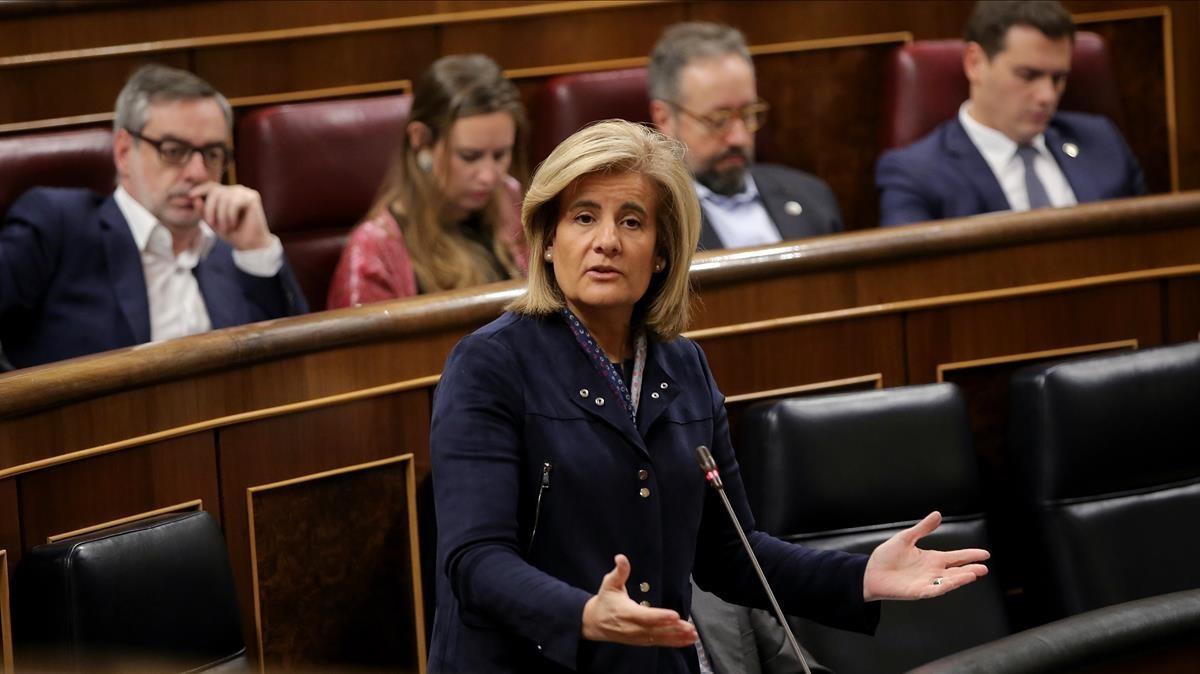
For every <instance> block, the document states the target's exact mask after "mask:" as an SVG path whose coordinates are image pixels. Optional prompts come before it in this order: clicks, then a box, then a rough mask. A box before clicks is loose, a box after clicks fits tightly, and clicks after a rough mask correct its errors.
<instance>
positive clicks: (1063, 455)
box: [1008, 343, 1200, 617]
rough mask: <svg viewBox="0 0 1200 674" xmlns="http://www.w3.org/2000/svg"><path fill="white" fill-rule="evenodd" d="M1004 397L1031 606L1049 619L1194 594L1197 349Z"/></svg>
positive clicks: (1039, 378) (1084, 363)
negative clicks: (1030, 553) (1027, 532)
mask: <svg viewBox="0 0 1200 674" xmlns="http://www.w3.org/2000/svg"><path fill="white" fill-rule="evenodd" d="M1011 393H1012V395H1011V401H1012V403H1011V404H1012V406H1013V407H1012V412H1011V415H1010V419H1011V421H1010V431H1009V440H1008V442H1009V450H1010V451H1011V452H1013V454H1014V457H1013V459H1014V463H1015V464H1016V465H1017V466H1018V467H1019V471H1018V476H1017V483H1018V485H1019V488H1020V490H1021V496H1022V498H1023V499H1024V505H1025V513H1026V515H1027V516H1028V517H1029V518H1030V519H1029V520H1028V523H1029V526H1030V528H1031V529H1032V530H1033V531H1034V532H1036V533H1037V535H1036V541H1037V542H1036V544H1035V545H1034V547H1033V549H1034V550H1037V551H1039V552H1040V553H1041V555H1040V556H1038V557H1034V558H1032V560H1031V563H1030V565H1029V567H1028V569H1027V571H1026V576H1027V579H1028V580H1027V583H1028V588H1027V593H1028V594H1029V595H1030V599H1031V601H1034V602H1035V604H1038V605H1041V606H1044V607H1046V608H1047V609H1048V613H1049V615H1051V616H1052V617H1053V616H1055V615H1070V614H1075V613H1080V612H1083V611H1089V610H1092V609H1095V608H1099V607H1101V606H1108V605H1110V604H1116V603H1120V602H1125V601H1129V600H1133V599H1140V598H1142V597H1149V596H1151V595H1156V594H1163V593H1166V592H1173V591H1177V590H1184V589H1190V588H1200V535H1197V533H1196V532H1197V524H1196V523H1197V522H1198V521H1200V344H1197V343H1189V344H1181V345H1178V346H1168V347H1162V348H1155V349H1147V350H1144V351H1138V352H1133V353H1123V354H1119V355H1110V356H1102V357H1098V358H1088V359H1085V360H1078V361H1070V362H1064V363H1058V364H1052V365H1047V366H1042V367H1035V368H1029V369H1025V370H1021V371H1019V372H1017V373H1016V374H1015V375H1014V377H1013V383H1012V391H1011Z"/></svg>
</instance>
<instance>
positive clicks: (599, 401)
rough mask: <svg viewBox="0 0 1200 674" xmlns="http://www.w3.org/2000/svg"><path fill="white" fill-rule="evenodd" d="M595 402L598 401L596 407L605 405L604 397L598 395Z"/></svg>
mask: <svg viewBox="0 0 1200 674" xmlns="http://www.w3.org/2000/svg"><path fill="white" fill-rule="evenodd" d="M595 403H596V407H604V398H601V397H599V396H597V397H596V400H595Z"/></svg>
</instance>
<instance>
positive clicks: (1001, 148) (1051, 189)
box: [958, 101, 1078, 211]
mask: <svg viewBox="0 0 1200 674" xmlns="http://www.w3.org/2000/svg"><path fill="white" fill-rule="evenodd" d="M970 106H971V101H967V102H965V103H963V104H962V106H961V107H960V108H959V109H958V121H959V122H960V123H961V124H962V126H963V129H964V130H965V131H966V132H967V137H969V138H970V139H971V142H972V143H974V144H975V147H976V148H977V149H978V150H979V154H981V155H983V159H984V161H986V162H987V165H988V166H989V167H990V168H991V169H992V174H993V175H995V176H996V181H997V182H999V183H1000V189H1002V190H1004V197H1005V198H1006V199H1008V207H1009V208H1011V209H1012V210H1014V211H1027V210H1029V194H1028V192H1027V191H1026V190H1025V165H1024V163H1023V162H1022V161H1021V158H1020V157H1019V156H1018V155H1017V143H1016V141H1014V140H1013V139H1011V138H1009V137H1008V136H1006V135H1004V133H1003V132H1002V131H997V130H996V129H993V128H992V127H990V126H986V125H984V124H982V123H981V122H979V121H977V120H976V119H975V118H974V117H972V116H971V114H970V113H969V112H967V110H968V109H969V108H970ZM1030 145H1032V146H1033V148H1034V149H1035V150H1037V157H1035V158H1034V160H1033V171H1034V173H1036V174H1037V177H1038V179H1039V180H1041V181H1042V186H1043V187H1045V188H1046V196H1047V197H1049V198H1050V203H1051V204H1052V205H1054V206H1074V205H1075V204H1076V203H1078V202H1077V201H1076V200H1075V191H1074V190H1072V189H1071V184H1070V183H1068V182H1067V177H1066V176H1065V175H1063V172H1062V168H1060V167H1059V165H1058V162H1056V161H1055V160H1054V155H1052V154H1050V150H1049V149H1048V148H1047V147H1046V136H1045V134H1041V133H1039V134H1038V135H1037V136H1035V137H1034V139H1033V140H1032V141H1030Z"/></svg>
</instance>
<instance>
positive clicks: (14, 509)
mask: <svg viewBox="0 0 1200 674" xmlns="http://www.w3.org/2000/svg"><path fill="white" fill-rule="evenodd" d="M0 550H9V551H10V552H9V553H8V554H9V557H8V562H9V563H10V564H13V565H15V564H16V563H17V561H18V560H19V559H20V558H21V506H20V502H19V501H18V500H17V480H16V478H9V479H7V480H0Z"/></svg>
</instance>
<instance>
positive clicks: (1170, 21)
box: [0, 0, 1200, 227]
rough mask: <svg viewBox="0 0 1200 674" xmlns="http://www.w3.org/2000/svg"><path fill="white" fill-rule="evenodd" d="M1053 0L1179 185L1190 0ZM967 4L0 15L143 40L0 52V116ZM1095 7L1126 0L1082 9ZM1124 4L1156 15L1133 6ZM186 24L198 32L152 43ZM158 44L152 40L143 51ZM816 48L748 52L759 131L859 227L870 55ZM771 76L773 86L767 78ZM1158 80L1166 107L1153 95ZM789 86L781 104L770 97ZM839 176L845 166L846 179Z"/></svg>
mask: <svg viewBox="0 0 1200 674" xmlns="http://www.w3.org/2000/svg"><path fill="white" fill-rule="evenodd" d="M1066 5H1067V7H1068V9H1070V10H1071V11H1072V12H1073V13H1074V14H1075V15H1077V16H1081V17H1083V18H1085V19H1087V23H1086V24H1084V25H1083V27H1084V28H1086V29H1089V30H1096V31H1098V32H1101V33H1102V34H1104V35H1105V36H1106V37H1107V38H1108V39H1109V40H1110V45H1111V46H1112V48H1113V55H1114V65H1115V67H1116V70H1117V78H1118V80H1119V82H1120V88H1121V98H1122V104H1123V106H1124V108H1125V109H1126V115H1125V116H1126V121H1125V124H1124V125H1123V130H1124V132H1125V133H1126V136H1127V137H1128V138H1129V140H1130V143H1131V146H1132V147H1133V149H1134V151H1135V153H1136V154H1137V155H1138V156H1139V158H1140V159H1141V161H1142V162H1143V164H1144V165H1145V167H1146V174H1147V179H1148V183H1149V185H1150V187H1151V189H1152V190H1153V191H1162V190H1165V189H1168V188H1169V186H1170V185H1171V168H1170V162H1171V160H1172V157H1174V159H1175V161H1176V164H1177V168H1176V171H1177V173H1178V184H1179V186H1180V188H1182V189H1193V188H1197V187H1200V87H1198V86H1196V84H1195V83H1196V82H1197V81H1200V78H1198V77H1197V73H1198V72H1200V65H1198V64H1200V41H1198V40H1196V39H1195V36H1196V35H1197V34H1198V33H1200V3H1196V2H1190V1H1188V0H1169V1H1168V0H1164V1H1158V2H1156V1H1141V0H1113V1H1107V2H1106V1H1099V0H1071V1H1068V2H1067V3H1066ZM969 12H970V4H969V3H962V2H944V1H939V0H916V1H912V2H903V3H898V2H893V3H881V2H870V1H867V0H848V1H845V2H837V3H833V2H775V1H773V0H753V1H746V2H732V1H725V2H663V3H619V4H618V3H612V4H604V3H599V4H597V3H587V2H582V3H581V2H560V3H530V2H519V1H517V2H496V3H490V2H485V1H470V2H456V1H452V0H439V1H424V2H412V3H406V2H398V1H389V2H377V3H375V2H328V1H314V2H304V3H289V2H283V1H282V0H270V1H248V0H208V1H201V2H183V3H131V4H127V3H116V4H110V5H107V6H102V7H97V8H94V9H92V10H91V11H60V12H54V13H47V14H39V15H33V16H20V17H16V18H9V19H7V20H5V21H4V22H0V66H3V64H2V62H3V61H4V59H5V58H9V57H12V56H15V55H32V56H35V57H38V58H42V56H43V55H46V54H51V53H55V52H62V51H64V50H73V49H74V50H77V49H81V48H82V49H88V48H93V49H94V48H101V47H103V48H108V47H111V48H114V49H115V50H116V53H121V50H122V49H125V51H128V49H126V48H127V47H130V46H131V45H132V46H136V47H137V48H138V49H141V50H143V52H142V53H140V54H126V55H118V56H104V55H103V54H95V55H92V56H89V58H90V59H91V61H90V62H86V63H85V62H79V63H78V64H75V65H72V64H71V63H63V64H53V63H46V62H41V63H30V64H28V65H24V66H14V65H11V64H10V65H8V66H3V67H0V90H2V91H4V92H5V93H6V96H5V97H3V99H0V125H3V124H5V123H12V122H26V121H32V120H39V119H41V120H46V119H50V118H61V117H70V116H73V115H85V114H96V113H103V112H105V111H107V110H109V109H111V106H112V100H113V99H114V97H115V94H116V91H117V89H118V88H119V87H120V84H121V82H122V81H123V79H124V77H125V75H126V74H127V73H128V72H129V71H130V70H131V69H132V67H134V66H135V65H136V64H138V63H141V62H144V61H147V60H166V61H168V62H172V63H177V64H179V65H183V66H186V67H191V68H194V69H196V70H197V71H199V72H200V73H201V74H203V75H204V76H206V77H208V78H210V79H211V80H212V81H213V82H214V83H216V84H217V85H218V86H219V87H220V88H223V89H225V90H226V93H230V94H231V95H234V96H241V95H259V94H268V93H280V92H286V91H304V90H313V89H320V88H324V87H336V86H343V85H348V84H369V83H373V82H380V81H385V80H396V79H411V78H413V77H415V76H416V75H417V74H419V73H420V71H421V70H422V69H423V68H424V67H425V66H426V65H427V64H428V63H430V62H432V60H433V59H435V58H437V57H438V56H440V55H442V54H449V53H461V52H467V51H479V52H483V53H487V54H490V55H491V56H493V57H495V58H496V59H497V61H498V62H499V63H500V64H501V65H502V66H503V67H505V68H509V69H512V68H528V67H547V66H548V67H551V68H555V67H558V68H562V67H570V66H572V65H575V64H580V63H585V62H591V61H596V60H603V59H628V58H644V57H645V56H647V54H648V53H649V51H650V48H651V47H652V46H653V44H654V42H655V40H656V39H657V37H658V35H659V34H660V32H661V30H662V29H663V28H665V27H666V26H667V25H669V24H671V23H674V22H676V21H679V20H683V19H701V20H716V21H723V22H726V23H730V24H732V25H734V26H737V27H739V28H741V29H742V30H743V31H744V32H745V33H746V36H747V38H748V40H749V42H750V43H751V44H752V45H763V44H770V43H778V42H790V41H795V40H811V39H824V38H843V37H853V36H863V35H869V34H875V33H885V32H895V31H908V32H911V33H912V34H913V36H914V38H915V39H918V40H922V39H938V38H947V37H958V36H959V35H961V32H962V24H963V22H964V20H965V19H966V17H967V15H968V14H969ZM1098 12H1104V13H1109V14H1113V13H1114V12H1126V15H1124V16H1120V15H1116V14H1113V16H1111V17H1110V18H1103V19H1101V20H1098V21H1097V20H1092V19H1088V17H1089V16H1090V17H1095V16H1096V15H1097V13H1098ZM1130 12H1132V13H1130ZM1139 12H1140V13H1141V14H1142V15H1145V14H1146V13H1151V14H1154V13H1157V14H1156V15H1155V16H1150V17H1147V16H1141V17H1140V18H1139V17H1138V16H1137V13H1139ZM1164 29H1165V30H1164ZM281 31H282V32H281ZM1164 34H1165V36H1166V37H1165V38H1164ZM289 36H290V37H289ZM583 36H586V37H587V38H588V39H581V37H583ZM189 38H197V39H199V40H200V41H201V42H200V43H199V44H197V45H194V46H187V43H185V42H183V43H181V42H163V41H170V40H187V39H189ZM247 40H251V41H253V40H257V41H258V42H257V43H254V44H247V43H246V41H247ZM160 43H161V44H162V45H164V46H165V47H166V49H167V51H165V52H163V51H158V52H156V51H154V50H155V49H156V48H157V47H156V46H155V45H157V44H160ZM181 45H182V46H181ZM1164 54H1165V56H1164ZM826 57H827V58H831V59H835V61H834V62H832V63H829V64H825V65H826V67H824V68H822V67H800V68H796V69H794V70H793V72H785V71H784V70H782V69H780V70H779V71H777V72H776V73H774V74H773V73H772V68H771V65H770V64H769V63H768V64H766V65H765V66H760V68H765V70H763V71H762V72H761V73H760V79H762V80H763V86H762V87H761V88H762V90H763V91H764V93H768V94H770V96H769V97H771V98H774V99H775V100H774V101H773V102H775V103H776V106H775V114H773V116H772V123H771V127H768V132H770V131H772V130H774V131H778V132H780V134H781V135H782V136H784V138H783V139H782V141H781V142H780V144H778V145H776V146H774V147H775V148H776V149H779V148H782V150H783V152H784V154H783V155H780V158H781V159H782V160H784V161H787V162H789V163H794V164H796V165H797V166H800V167H803V168H807V169H810V170H812V171H814V172H816V173H817V174H818V175H821V176H822V177H825V178H827V179H828V180H829V182H830V183H831V184H834V186H835V188H837V191H838V195H839V197H840V199H841V200H842V206H843V208H844V209H845V210H846V211H847V221H848V222H849V223H850V225H851V227H857V226H869V225H870V224H872V223H873V212H874V208H875V205H874V201H875V200H874V198H873V194H872V190H871V184H872V181H871V171H870V168H871V167H872V165H873V163H874V158H875V157H874V155H875V154H876V149H877V148H876V140H875V139H874V138H873V134H874V133H875V131H874V129H872V126H873V125H875V124H877V117H878V115H879V114H880V112H879V110H878V107H879V106H878V105H877V104H876V103H877V102H876V101H874V100H872V96H874V95H875V94H876V93H877V92H878V91H879V88H878V87H877V86H875V85H874V82H875V81H876V80H877V79H878V78H879V77H880V76H881V72H880V71H879V69H878V67H877V63H876V62H875V58H874V57H871V58H868V59H867V60H866V61H863V62H857V63H855V62H852V60H853V59H854V58H862V55H858V56H852V55H851V54H850V53H848V52H838V53H837V54H827V55H826ZM246 63H254V64H255V67H254V68H246V67H244V64H246ZM801 65H804V64H801ZM817 65H820V64H817ZM797 73H798V76H797ZM835 73H836V74H837V75H838V76H837V77H833V76H832V75H833V74H835ZM776 79H780V80H781V81H783V82H784V83H785V84H786V85H787V86H786V87H785V88H779V87H777V86H775V85H774V84H773V83H774V82H775V80H776ZM1172 84H1173V85H1174V88H1173V91H1174V108H1173V112H1174V117H1173V121H1172V118H1171V117H1170V116H1169V115H1168V114H1167V113H1168V112H1171V109H1170V108H1168V107H1167V106H1168V101H1167V94H1166V92H1167V91H1168V90H1171V89H1172ZM768 85H770V86H771V87H772V88H771V89H768V88H767V86H768ZM528 88H529V87H528V85H526V86H524V87H523V93H527V92H526V91H524V89H528ZM793 103H794V104H795V106H796V107H795V108H794V109H792V108H788V107H784V106H785V105H791V104H793ZM831 112H832V113H837V112H840V113H842V114H841V115H840V116H839V115H836V114H832V115H829V114H828V113H831ZM781 123H782V124H785V126H779V125H780V124H781ZM1172 124H1173V127H1172ZM1172 134H1174V138H1175V141H1174V143H1173V144H1172V143H1171V136H1172ZM834 149H836V150H837V151H836V152H835V151H834ZM792 155H795V157H794V158H793V157H792ZM863 168H865V169H866V170H865V171H864V170H862V169H863ZM851 179H855V180H856V182H854V183H853V186H852V187H851V186H850V185H851Z"/></svg>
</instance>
